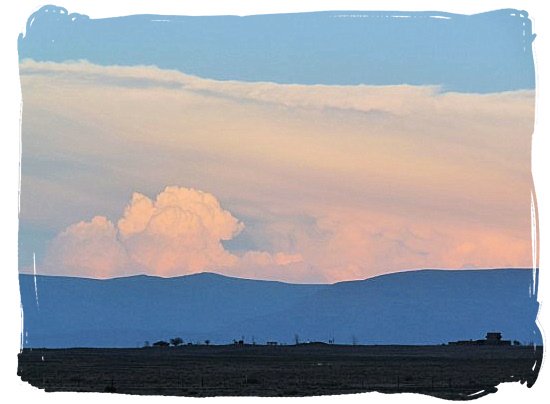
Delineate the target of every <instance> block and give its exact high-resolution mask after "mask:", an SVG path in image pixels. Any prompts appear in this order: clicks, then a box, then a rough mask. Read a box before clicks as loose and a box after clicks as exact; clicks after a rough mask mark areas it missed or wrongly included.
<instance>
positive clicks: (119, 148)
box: [20, 61, 535, 282]
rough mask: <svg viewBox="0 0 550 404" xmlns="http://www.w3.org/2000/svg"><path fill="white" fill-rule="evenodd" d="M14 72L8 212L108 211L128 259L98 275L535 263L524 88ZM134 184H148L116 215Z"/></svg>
mask: <svg viewBox="0 0 550 404" xmlns="http://www.w3.org/2000/svg"><path fill="white" fill-rule="evenodd" d="M20 68H21V83H22V89H23V101H24V108H23V145H24V146H23V151H22V153H23V162H22V168H21V170H22V180H21V216H20V217H21V220H24V221H25V222H26V223H29V224H32V225H33V226H35V227H36V228H47V229H48V230H49V231H52V230H53V231H55V232H59V233H61V232H62V231H63V229H66V228H67V226H68V225H70V224H71V223H74V222H78V221H79V220H81V219H82V218H92V217H95V216H103V217H108V218H111V220H112V221H113V226H114V229H115V241H116V243H118V245H119V246H122V247H123V251H124V254H123V255H124V257H125V258H124V259H117V260H115V261H116V262H117V264H116V265H115V264H112V265H111V266H110V268H114V267H117V266H118V267H120V266H121V265H122V266H124V265H126V267H124V268H122V269H120V268H119V272H116V271H114V270H113V271H112V272H113V274H114V273H115V272H116V273H127V272H128V271H130V272H132V271H133V272H139V271H142V272H146V273H157V274H165V275H170V274H180V273H188V272H189V271H199V270H214V271H217V272H223V273H227V274H232V275H236V276H250V277H261V278H264V279H278V280H293V281H295V280H299V281H302V282H310V281H315V282H317V281H338V280H345V279H350V278H365V277H368V276H373V275H377V274H380V273H385V272H390V271H397V270H402V269H410V268H418V267H442V268H461V267H464V266H477V267H483V266H491V267H494V266H529V265H531V257H532V254H531V251H530V247H531V191H532V178H531V172H530V168H531V167H530V150H531V134H532V130H533V119H534V99H535V98H534V95H535V94H534V91H513V92H503V93H495V94H460V93H452V92H444V91H442V90H441V89H440V88H438V87H433V86H431V87H426V86H407V85H401V86H362V85H360V86H326V85H281V84H275V83H258V82H251V83H245V82H237V81H216V80H207V79H203V78H200V77H194V76H190V75H186V74H183V73H181V72H177V71H170V70H162V69H159V68H156V67H154V66H148V67H147V66H131V67H122V66H99V65H93V64H90V63H88V62H74V63H52V62H34V61H23V62H22V63H21V65H20ZM33 163H34V165H33ZM37 167H38V169H37ZM98 178H101V181H98ZM166 184H185V186H186V187H189V188H188V190H190V189H192V188H194V189H203V190H208V191H209V192H211V193H212V194H213V195H216V197H212V198H214V199H215V200H217V199H218V198H219V200H222V201H223V206H224V208H223V209H222V208H219V209H218V208H216V207H214V205H212V204H211V203H210V202H208V201H206V200H204V201H203V200H201V199H200V198H198V197H197V199H196V200H195V199H193V198H194V197H193V198H191V196H190V195H187V196H184V195H183V194H181V195H180V193H179V192H178V193H175V194H174V195H172V193H167V194H166V195H165V196H163V197H162V198H159V197H156V198H153V199H150V198H149V197H147V196H145V195H150V196H151V195H156V194H157V193H158V191H159V190H160V189H163V187H164V186H165V185H166ZM134 190H141V191H142V192H143V194H135V195H134V196H133V197H132V200H131V202H130V204H129V205H128V208H127V209H126V212H125V213H124V214H123V215H122V217H121V218H120V220H119V216H120V209H121V207H122V206H125V204H126V203H127V202H128V195H132V192H133V191H134ZM176 194H177V195H176ZM183 205H185V207H186V208H185V209H187V211H186V210H185V209H183V208H182V206H183ZM208 209H213V210H214V211H217V212H218V213H219V214H218V215H210V214H209V213H207V212H209V210H208ZM217 209H218V210H217ZM184 212H185V213H184ZM222 212H227V214H225V215H224V214H222ZM229 212H231V213H229ZM228 215H229V216H228ZM115 218H116V219H115ZM199 218H200V221H199ZM231 218H232V219H231ZM105 220H107V219H105ZM199 222H200V225H199V224H198V223H199ZM243 223H246V227H244V225H243ZM94 228H96V227H94ZM67 231H68V229H67ZM98 232H99V229H98ZM71 234H72V233H71ZM75 234H76V232H75ZM184 234H186V236H185V237H184V236H183V235H184ZM79 237H83V236H79ZM74 238H75V239H78V237H77V236H76V235H75V236H74ZM106 238H108V237H106ZM186 243H187V244H186ZM24 244H25V243H23V245H24ZM53 244H55V243H53ZM81 244H82V246H81V247H79V248H84V247H85V244H86V243H81ZM182 245H185V246H186V248H185V249H184V250H185V251H182V249H181V248H180V246H182ZM278 254H283V255H278ZM26 255H27V257H30V258H28V259H30V260H31V262H32V252H31V253H30V254H28V252H27V253H26ZM57 255H58V256H59V255H60V254H57ZM83 255H84V253H83ZM114 255H116V254H114ZM277 257H278V258H277ZM67 258H69V257H67ZM76 258H77V257H75V258H74V259H76ZM74 259H73V260H74ZM67 262H69V261H67ZM121 262H122V264H121ZM71 268H74V265H73V266H72V267H71ZM75 270H76V269H75ZM90 271H91V270H90ZM90 271H89V272H90ZM125 271H126V272H125ZM90 273H91V272H90Z"/></svg>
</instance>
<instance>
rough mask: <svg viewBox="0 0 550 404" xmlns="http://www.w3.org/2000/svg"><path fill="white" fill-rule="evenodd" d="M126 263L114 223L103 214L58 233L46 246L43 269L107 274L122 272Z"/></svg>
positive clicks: (82, 274)
mask: <svg viewBox="0 0 550 404" xmlns="http://www.w3.org/2000/svg"><path fill="white" fill-rule="evenodd" d="M127 264H128V257H127V254H126V251H125V249H124V246H123V245H122V244H121V243H120V242H119V241H118V239H117V230H116V228H115V226H114V225H113V223H112V222H111V221H109V220H108V219H107V218H106V217H103V216H96V217H94V218H93V219H92V220H90V221H89V222H84V221H83V222H79V223H75V224H73V225H70V226H69V227H67V228H66V229H65V230H64V231H63V232H61V233H60V234H58V235H57V237H56V238H55V239H54V240H53V241H52V243H51V244H50V246H49V250H48V254H47V256H46V259H45V262H44V269H45V272H46V273H53V274H56V275H69V276H83V277H89V276H92V277H94V278H108V277H112V276H117V275H119V274H121V271H123V270H124V268H125V267H126V266H127ZM41 272H42V271H41Z"/></svg>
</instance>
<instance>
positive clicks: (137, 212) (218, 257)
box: [118, 187, 244, 276]
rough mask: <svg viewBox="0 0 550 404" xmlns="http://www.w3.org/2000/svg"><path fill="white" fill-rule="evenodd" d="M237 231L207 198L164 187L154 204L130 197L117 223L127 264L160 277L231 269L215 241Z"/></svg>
mask: <svg viewBox="0 0 550 404" xmlns="http://www.w3.org/2000/svg"><path fill="white" fill-rule="evenodd" d="M243 227H244V225H243V224H242V223H240V222H239V221H238V220H237V219H236V218H234V217H233V216H232V215H231V213H229V212H228V211H226V210H224V209H222V208H221V206H220V204H219V202H218V200H217V199H216V198H215V197H214V196H213V195H211V194H209V193H205V192H202V191H198V190H194V189H187V188H179V187H167V188H166V189H165V190H164V191H163V192H161V193H160V194H159V195H157V198H156V200H155V201H151V200H150V199H149V198H147V197H146V196H145V195H142V194H139V193H134V195H133V197H132V201H131V202H130V204H129V205H128V206H127V207H126V210H125V211H124V216H123V217H122V218H121V219H120V220H119V221H118V230H119V234H120V239H121V242H123V243H124V246H125V247H126V250H127V251H128V254H129V256H130V257H131V260H132V261H133V262H136V263H137V264H139V265H140V266H142V267H144V268H147V269H148V270H149V271H150V273H153V274H158V275H162V276H168V275H181V274H183V273H190V272H199V271H204V270H211V269H219V268H223V267H227V266H232V265H235V262H236V259H237V258H236V257H235V256H234V255H232V254H230V253H228V252H227V251H226V250H225V249H224V247H223V246H222V244H221V241H222V240H230V239H232V238H233V237H234V236H236V235H237V234H239V232H240V231H241V230H242V229H243Z"/></svg>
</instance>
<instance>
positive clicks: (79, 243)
mask: <svg viewBox="0 0 550 404" xmlns="http://www.w3.org/2000/svg"><path fill="white" fill-rule="evenodd" d="M243 228H244V224H243V223H241V222H240V221H239V220H237V219H236V218H235V217H233V215H231V213H230V212H228V211H227V210H224V209H223V208H222V207H221V206H220V203H219V201H218V200H217V199H216V198H215V197H214V196H213V195H212V194H209V193H207V192H203V191H200V190H195V189H190V188H183V187H176V186H169V187H166V188H165V189H164V190H163V191H162V192H161V193H159V194H158V195H157V197H156V199H155V200H154V201H153V200H151V199H149V198H148V197H147V196H145V195H143V194H140V193H134V194H133V196H132V199H131V201H130V203H129V204H128V206H126V209H125V210H124V214H123V217H122V218H120V219H119V220H118V222H117V225H116V226H115V225H114V224H113V223H112V222H111V221H110V220H109V219H107V218H106V217H104V216H96V217H94V218H93V219H92V220H90V221H82V222H79V223H76V224H72V225H70V226H68V227H67V228H66V229H65V230H64V231H62V232H61V233H60V234H59V235H57V237H56V238H55V239H54V240H53V241H52V243H51V245H50V248H49V250H48V252H47V255H46V259H45V263H44V267H43V269H42V270H41V271H40V272H41V273H52V274H58V275H60V274H63V275H71V276H84V277H92V278H107V277H115V276H123V275H129V274H139V273H145V274H149V275H158V276H178V275H184V274H189V273H196V272H203V271H217V272H222V273H223V272H229V273H231V274H236V272H235V270H237V272H239V270H245V272H244V273H246V268H250V267H254V268H255V269H258V268H260V269H264V270H266V268H268V267H269V268H274V267H285V266H288V265H291V264H295V263H300V262H301V261H302V258H301V256H300V255H299V254H285V253H282V252H278V253H275V254H270V253H268V252H265V251H247V252H246V253H244V255H242V256H241V257H239V256H236V255H234V254H232V253H230V252H228V251H226V250H225V248H224V247H223V245H222V243H221V242H222V241H223V240H231V239H232V238H233V237H235V236H237V235H238V234H239V233H240V232H241V231H242V229H243ZM266 272H267V270H266Z"/></svg>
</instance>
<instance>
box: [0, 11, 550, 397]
mask: <svg viewBox="0 0 550 404" xmlns="http://www.w3.org/2000/svg"><path fill="white" fill-rule="evenodd" d="M10 3H11V4H10V5H9V6H4V12H3V21H2V22H1V23H0V29H1V30H2V31H1V33H2V35H1V36H0V41H1V44H2V47H1V49H2V56H3V57H2V60H1V61H2V62H1V64H0V69H2V74H1V75H0V80H1V86H0V89H1V90H0V91H1V93H2V94H1V97H2V98H1V100H2V109H1V110H0V111H1V115H0V117H1V119H0V125H1V129H2V130H1V132H0V139H1V142H2V144H1V147H0V153H1V155H0V176H1V177H0V178H1V180H2V182H1V185H2V188H1V189H2V193H1V194H0V195H1V198H0V203H1V205H0V214H1V216H0V224H1V226H0V237H1V239H0V241H1V244H0V246H1V248H0V251H1V253H2V258H1V259H2V263H3V264H4V265H3V268H2V269H1V270H2V271H3V275H2V279H1V281H2V282H0V299H1V301H0V315H1V317H0V318H1V319H2V323H1V324H2V326H3V327H2V328H3V330H2V331H3V332H2V334H1V338H2V340H1V344H0V359H1V365H0V381H1V386H2V389H1V393H2V395H4V397H6V398H8V399H9V398H15V397H17V400H18V401H19V400H22V401H27V400H29V401H30V400H36V401H39V402H41V403H42V402H43V403H69V402H73V401H74V400H78V401H79V402H86V403H87V402H90V403H93V402H95V401H96V400H98V399H101V400H103V401H105V402H115V403H133V402H147V403H150V402H157V401H160V402H197V400H196V399H190V398H179V397H166V398H159V397H155V398H153V397H140V396H122V395H106V394H102V395H97V394H76V393H65V394H61V393H50V394H45V393H44V392H43V391H41V390H38V389H35V388H32V387H30V386H29V385H28V384H26V383H23V382H21V380H20V379H19V377H18V376H17V375H16V369H17V356H16V354H17V352H18V351H19V346H20V335H19V332H20V325H21V318H20V310H19V290H18V281H17V254H16V251H17V214H18V187H19V155H20V144H19V137H18V135H19V132H20V122H19V117H20V100H21V97H20V87H19V76H18V59H17V35H18V34H19V33H20V32H23V31H24V30H25V25H26V22H27V18H28V17H29V16H30V15H31V14H32V13H33V12H34V11H36V10H38V9H39V8H40V7H41V6H43V5H46V4H48V1H45V2H40V1H36V0H19V1H17V2H10ZM52 3H53V4H56V5H58V6H62V7H65V8H66V9H67V10H68V11H69V12H70V13H71V12H78V13H81V14H87V15H89V16H90V17H91V18H103V17H114V16H121V15H131V14H168V15H185V14H187V15H216V14H217V15H228V14H233V15H250V14H267V13H281V12H299V11H321V10H396V11H428V10H430V11H432V10H433V11H444V12H451V13H459V14H475V13H479V12H485V11H491V10H496V9H503V8H517V9H523V10H527V11H528V12H529V16H530V18H531V19H532V21H533V31H534V32H535V33H536V34H537V39H536V40H535V42H534V54H535V65H536V72H537V114H536V130H535V134H534V137H533V174H534V178H535V185H536V194H537V199H538V210H539V211H538V214H539V236H540V261H539V266H540V268H541V271H540V278H539V300H541V301H542V302H541V311H540V313H539V326H540V327H541V330H542V332H543V337H544V329H543V328H542V326H541V325H540V323H543V324H550V322H549V320H548V316H549V314H548V310H545V306H544V303H545V301H544V297H545V296H547V295H548V291H547V289H548V288H550V284H549V282H550V281H549V279H550V276H548V275H547V274H545V271H548V269H547V263H548V256H547V255H546V254H547V253H548V251H549V243H550V242H549V237H550V236H549V234H550V232H549V231H548V230H549V228H550V227H549V226H550V225H549V223H550V222H549V219H548V217H549V215H548V210H549V206H550V205H549V200H550V181H548V180H547V176H548V174H547V173H548V172H550V158H548V157H547V156H546V154H547V153H548V150H549V145H550V141H549V140H548V135H547V134H548V129H549V128H550V124H549V115H550V113H549V111H550V102H549V101H548V97H549V96H550V89H549V86H550V81H549V80H548V77H549V76H548V73H545V74H542V73H541V72H550V60H549V43H550V40H549V39H548V36H549V35H550V14H549V13H545V9H546V7H545V2H543V1H540V0H538V1H536V0H516V1H504V0H483V1H476V2H471V1H464V0H462V1H461V0H454V1H452V0H437V1H436V0H415V1H413V0H370V1H367V0H355V1H352V0H294V1H293V0H195V1H191V0H188V1H185V0H113V1H109V2H105V1H101V0H95V1H94V0H88V1H84V0H59V1H55V0H53V1H52ZM545 362H548V361H547V360H546V361H545ZM549 383H550V370H549V369H548V364H547V363H543V367H542V369H541V372H540V374H539V380H538V381H537V383H536V384H535V386H534V387H533V388H531V389H526V388H525V387H524V386H519V385H517V384H514V385H510V384H507V385H504V386H500V387H499V392H498V393H497V394H491V395H489V396H487V397H484V398H482V399H479V400H476V401H475V402H476V403H478V402H479V403H503V402H518V401H524V402H525V401H527V400H529V401H531V402H532V403H538V402H543V397H544V393H545V392H548V391H549V390H550V389H548V387H547V386H548V384H549ZM337 399H338V400H345V401H346V402H350V403H361V402H363V401H364V400H374V401H375V402H378V400H381V401H382V402H384V403H411V402H412V403H418V402H420V403H430V402H433V403H438V402H440V403H442V402H443V401H441V400H437V399H433V398H431V397H426V396H418V395H410V394H394V395H380V394H375V393H370V394H367V395H365V394H359V395H348V396H338V397H337ZM330 400H332V398H331V397H322V398H318V397H313V398H299V399H259V398H253V397H252V398H225V397H224V398H218V399H202V401H201V403H211V402H222V401H223V402H224V403H225V402H228V403H240V402H245V403H255V402H268V401H269V402H276V403H293V402H294V403H302V402H304V403H308V404H309V403H318V402H319V403H325V404H326V403H329V402H330Z"/></svg>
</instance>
